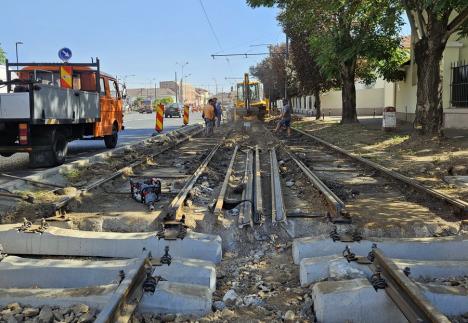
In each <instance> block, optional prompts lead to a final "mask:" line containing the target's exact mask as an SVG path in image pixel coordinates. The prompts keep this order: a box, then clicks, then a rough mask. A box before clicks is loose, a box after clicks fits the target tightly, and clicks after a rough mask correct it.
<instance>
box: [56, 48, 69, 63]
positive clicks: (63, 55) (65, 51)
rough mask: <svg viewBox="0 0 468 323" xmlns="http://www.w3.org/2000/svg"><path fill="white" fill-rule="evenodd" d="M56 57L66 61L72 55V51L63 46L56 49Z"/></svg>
mask: <svg viewBox="0 0 468 323" xmlns="http://www.w3.org/2000/svg"><path fill="white" fill-rule="evenodd" d="M58 57H59V58H60V59H61V60H62V61H64V62H68V61H69V60H70V58H71V57H72V51H71V49H70V48H67V47H64V48H62V49H60V50H59V51H58Z"/></svg>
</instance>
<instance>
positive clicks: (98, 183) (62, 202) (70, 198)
mask: <svg viewBox="0 0 468 323" xmlns="http://www.w3.org/2000/svg"><path fill="white" fill-rule="evenodd" d="M202 131H203V128H201V129H199V130H197V131H195V132H194V133H192V134H190V135H188V136H187V135H185V133H182V134H184V135H185V137H184V138H182V139H180V140H178V141H177V142H175V143H174V144H172V145H169V146H167V147H165V148H163V149H162V150H160V151H158V152H157V153H155V154H152V155H150V156H145V157H144V158H141V159H140V160H137V161H135V162H133V163H131V164H130V165H128V166H125V167H122V168H121V169H119V170H117V171H116V172H114V173H112V174H111V175H109V176H106V177H104V178H101V179H99V180H97V181H95V182H93V183H91V184H90V185H88V186H86V187H85V188H83V189H80V190H78V191H77V192H76V193H75V194H74V195H71V196H68V197H66V198H64V199H62V200H60V201H59V202H56V203H54V207H55V211H56V212H57V211H59V210H60V209H62V208H63V207H65V206H66V205H68V203H70V202H71V201H73V200H75V199H77V198H78V197H79V196H81V195H83V194H85V193H86V192H88V191H90V190H92V189H95V188H97V187H99V186H101V185H102V184H104V183H106V182H108V181H110V180H113V179H114V178H117V177H119V176H121V175H122V174H123V173H124V172H125V171H128V169H133V168H135V167H137V166H139V165H141V164H143V163H144V162H146V159H147V158H148V157H149V158H154V157H156V156H158V155H161V154H163V153H165V152H167V151H168V150H170V149H173V148H175V147H177V146H178V145H180V144H181V143H184V142H186V141H188V140H190V139H191V138H192V137H194V136H196V135H198V134H200V133H201V132H202Z"/></svg>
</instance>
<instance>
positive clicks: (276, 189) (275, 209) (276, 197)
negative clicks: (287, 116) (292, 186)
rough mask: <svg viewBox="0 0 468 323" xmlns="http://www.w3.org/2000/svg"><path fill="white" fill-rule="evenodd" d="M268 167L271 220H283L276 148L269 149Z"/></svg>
mask: <svg viewBox="0 0 468 323" xmlns="http://www.w3.org/2000/svg"><path fill="white" fill-rule="evenodd" d="M270 167H271V174H270V176H271V193H272V194H271V222H272V223H277V222H285V221H286V210H285V207H284V201H283V191H282V189H281V180H280V174H279V167H278V159H277V158H276V150H275V148H272V149H271V150H270Z"/></svg>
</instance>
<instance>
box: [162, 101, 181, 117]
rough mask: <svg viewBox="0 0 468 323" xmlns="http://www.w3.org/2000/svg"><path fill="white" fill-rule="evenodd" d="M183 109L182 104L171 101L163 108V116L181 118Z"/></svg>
mask: <svg viewBox="0 0 468 323" xmlns="http://www.w3.org/2000/svg"><path fill="white" fill-rule="evenodd" d="M183 109H184V106H183V105H182V104H180V103H172V104H170V105H169V106H167V107H166V108H165V109H164V117H165V118H169V117H171V118H173V117H177V118H181V117H182V111H183Z"/></svg>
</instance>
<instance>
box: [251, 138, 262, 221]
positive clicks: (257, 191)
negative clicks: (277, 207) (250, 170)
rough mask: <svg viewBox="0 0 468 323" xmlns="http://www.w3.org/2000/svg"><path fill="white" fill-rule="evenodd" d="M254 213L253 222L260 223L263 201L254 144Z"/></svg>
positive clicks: (259, 171) (258, 151)
mask: <svg viewBox="0 0 468 323" xmlns="http://www.w3.org/2000/svg"><path fill="white" fill-rule="evenodd" d="M254 168H255V171H254V183H255V185H254V210H255V212H254V214H253V221H254V223H255V224H260V223H261V222H262V221H263V202H262V173H261V169H260V149H259V148H258V145H256V146H255V162H254Z"/></svg>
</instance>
